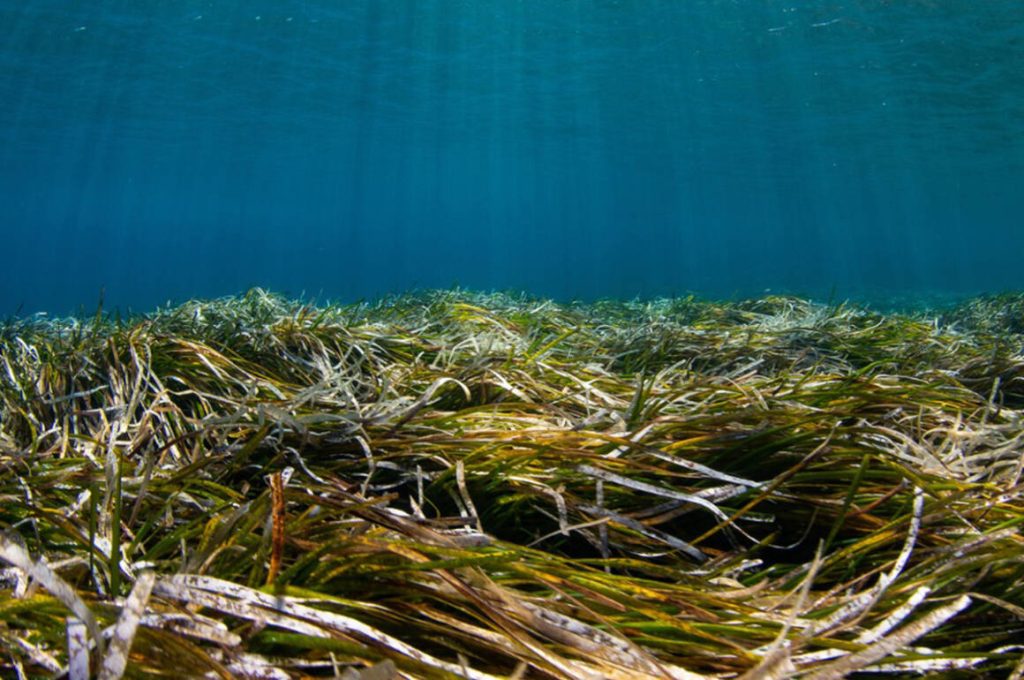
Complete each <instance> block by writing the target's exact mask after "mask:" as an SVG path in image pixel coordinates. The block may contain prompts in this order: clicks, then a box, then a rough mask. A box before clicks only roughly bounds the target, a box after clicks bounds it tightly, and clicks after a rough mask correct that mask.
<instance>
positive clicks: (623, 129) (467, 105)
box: [0, 0, 1024, 315]
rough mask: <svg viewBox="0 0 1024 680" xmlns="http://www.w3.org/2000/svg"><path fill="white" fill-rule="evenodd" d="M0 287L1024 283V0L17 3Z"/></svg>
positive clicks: (658, 290)
mask: <svg viewBox="0 0 1024 680" xmlns="http://www.w3.org/2000/svg"><path fill="white" fill-rule="evenodd" d="M0 35H2V39H0V228H2V233H3V242H2V252H3V253H4V262H3V266H2V267H0V314H3V315H7V314H13V313H16V312H18V311H19V310H20V313H23V314H24V313H30V312H34V311H38V310H47V311H49V312H52V313H66V312H68V311H73V310H75V309H78V308H86V309H94V308H95V306H96V304H97V301H98V300H99V298H100V294H101V290H103V291H105V299H106V305H107V307H108V308H109V307H114V306H117V307H121V308H122V309H123V308H125V307H131V308H133V309H136V310H148V309H151V308H152V307H154V306H155V305H157V304H161V303H163V302H165V301H168V300H175V301H181V300H183V299H186V298H189V297H200V296H201V297H209V296H216V295H222V294H228V293H235V292H240V291H242V290H244V289H246V288H248V287H250V286H257V285H258V286H263V287H267V288H270V289H273V290H275V291H280V292H285V293H288V294H291V295H300V294H305V295H306V296H318V297H319V298H320V299H325V298H329V299H336V300H343V301H348V300H355V299H359V298H364V297H374V296H377V295H381V294H385V293H388V292H395V291H405V290H409V289H412V288H423V287H447V286H452V285H459V286H462V287H467V288H474V289H496V288H497V289H516V290H525V291H528V292H530V293H533V294H536V295H543V296H553V297H556V298H559V299H568V298H581V299H593V298H598V297H619V298H632V297H635V296H644V297H647V296H655V295H668V294H681V293H687V292H694V293H697V294H699V295H701V296H706V297H733V296H747V295H759V294H761V293H763V292H764V291H766V290H771V291H772V292H790V293H797V294H803V295H809V296H813V297H817V298H827V297H830V296H837V297H841V298H853V299H861V300H873V299H896V298H898V299H920V300H928V299H937V298H944V297H956V296H963V295H968V294H974V293H980V292H994V291H999V290H1005V289H1021V288H1024V266H1022V263H1021V260H1022V255H1024V218H1022V216H1024V3H1022V2H1020V1H1019V0H1005V1H1004V0H986V1H984V2H954V1H945V0H935V1H929V0H899V1H896V0H892V1H884V0H856V1H854V0H834V1H828V2H826V1H821V2H806V3H803V2H801V3H797V2H793V1H792V0H789V1H787V2H778V1H774V0H333V1H328V0H318V1H313V0H310V1H300V0H273V1H264V0H245V1H244V2H242V1H237V0H230V1H228V0H205V1H198V0H177V1H174V2H169V1H168V2H161V1H158V0H92V1H91V2H77V3H70V2H66V1H63V0H21V1H19V2H13V1H10V0H0Z"/></svg>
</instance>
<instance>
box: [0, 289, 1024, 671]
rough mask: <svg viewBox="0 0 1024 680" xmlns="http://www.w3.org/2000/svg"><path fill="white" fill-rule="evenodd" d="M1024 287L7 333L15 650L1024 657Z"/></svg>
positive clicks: (535, 667) (159, 318)
mask: <svg viewBox="0 0 1024 680" xmlns="http://www.w3.org/2000/svg"><path fill="white" fill-rule="evenodd" d="M1022 351H1024V297H1015V296H1002V297H990V298H981V299H976V300H972V301H968V302H965V303H963V304H961V305H959V306H957V307H951V308H947V309H943V310H936V311H933V312H914V313H909V312H908V313H881V312H878V311H872V310H870V309H867V308H860V307H853V306H846V305H822V304H816V303H812V302H808V301H805V300H801V299H796V298H788V297H766V298H761V299H755V300H749V301H744V302H730V303H714V302H707V301H702V300H698V299H693V298H682V299H665V300H653V301H648V302H640V301H635V302H596V303H588V304H559V303H555V302H552V301H549V300H543V299H533V298H527V297H522V296H516V295H506V294H477V293H468V292H464V291H436V292H429V293H422V294H416V295H406V296H397V297H392V298H386V299H383V300H380V301H377V302H374V303H365V304H357V305H346V306H337V305H334V306H332V305H327V306H315V305H311V304H307V303H303V302H296V301H290V300H287V299H284V298H282V297H279V296H275V295H272V294H269V293H266V292H264V291H261V290H252V291H250V292H248V293H247V294H245V295H244V296H241V297H235V298H228V299H219V300H212V301H194V302H188V303H186V304H183V305H180V306H176V307H172V308H166V309H161V310H158V311H157V312H154V313H152V314H149V315H145V316H140V317H137V318H129V319H117V318H114V317H112V316H110V315H103V314H98V315H97V316H96V318H94V319H84V320H81V319H80V320H73V319H68V320H50V319H47V318H45V317H38V316H37V317H27V318H20V319H12V320H8V321H7V322H6V323H5V324H4V325H3V327H2V330H0V357H2V366H0V418H2V422H0V499H2V502H0V525H2V529H3V537H2V543H0V557H2V558H3V561H4V562H3V567H4V568H3V570H2V571H0V650H2V654H0V667H2V673H3V674H4V675H5V676H12V677H16V676H20V677H34V676H62V677H69V678H85V677H88V676H90V675H95V676H98V677H104V678H117V677H121V676H126V677H161V676H162V677H210V678H216V677H222V678H229V677H251V678H301V677H343V678H365V679H371V678H374V679H379V678H391V677H400V678H481V679H482V678H492V677H514V678H572V679H574V680H580V679H584V678H586V679H589V678H623V679H625V678H678V679H696V678H807V679H812V678H813V679H814V680H822V679H824V678H841V677H847V676H851V675H853V676H858V677H920V676H921V675H928V676H929V677H951V678H957V677H963V678H970V677H1012V678H1021V677H1022V675H1024V642H1022V641H1024V541H1022V539H1021V536H1020V525H1021V523H1022V521H1024V498H1022V487H1021V477H1022V464H1024V457H1022V451H1024V420H1022V418H1024V411H1022V409H1024V354H1022Z"/></svg>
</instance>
